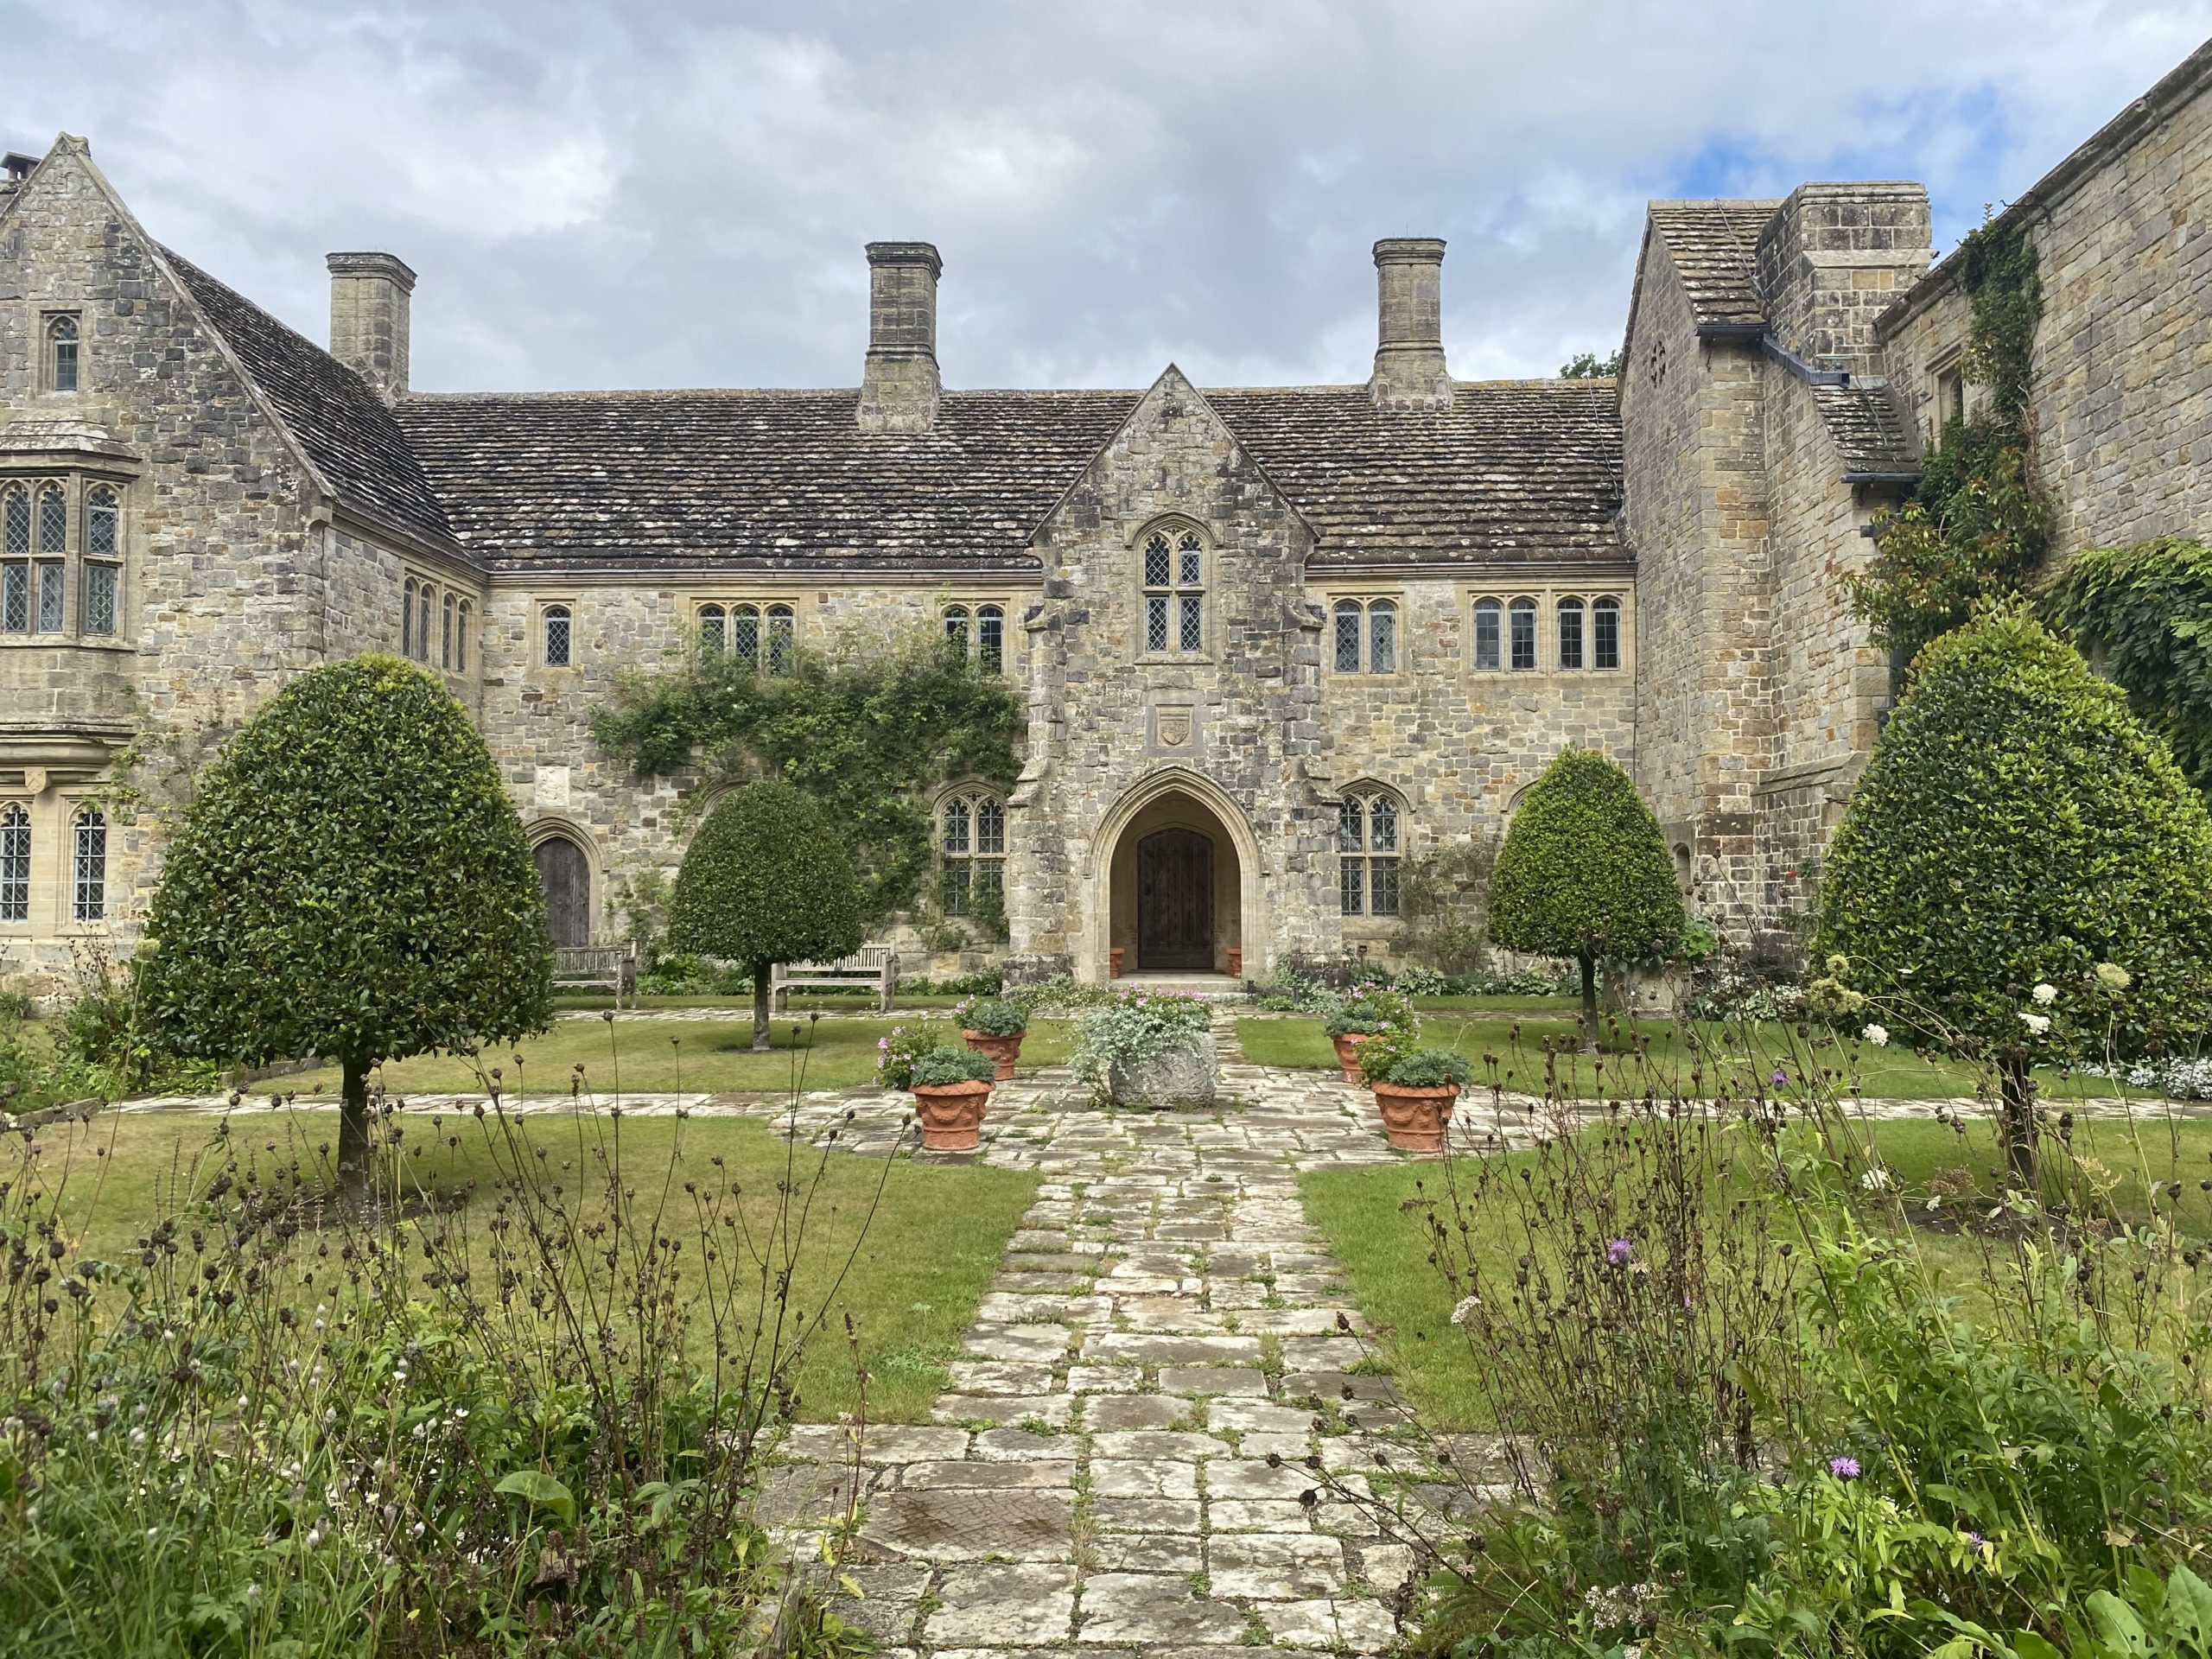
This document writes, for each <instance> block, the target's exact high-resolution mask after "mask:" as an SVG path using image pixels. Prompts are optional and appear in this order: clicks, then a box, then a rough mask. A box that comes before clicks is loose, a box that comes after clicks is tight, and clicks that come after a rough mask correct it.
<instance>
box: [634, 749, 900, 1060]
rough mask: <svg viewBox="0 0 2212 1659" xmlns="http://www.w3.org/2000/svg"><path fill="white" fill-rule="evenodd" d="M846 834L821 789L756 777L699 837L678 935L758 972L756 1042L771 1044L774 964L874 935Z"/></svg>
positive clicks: (671, 910)
mask: <svg viewBox="0 0 2212 1659" xmlns="http://www.w3.org/2000/svg"><path fill="white" fill-rule="evenodd" d="M864 909H865V897H864V895H863V893H862V892H861V884H860V881H859V880H858V878H857V877H855V875H854V874H853V866H852V861H851V860H850V859H849V858H848V857H846V855H845V844H844V842H842V841H841V840H839V839H838V836H837V834H836V831H835V830H834V829H831V828H830V827H829V821H828V820H827V819H826V818H824V817H823V814H822V809H821V808H820V807H818V806H817V805H816V804H814V801H813V798H811V797H810V796H808V795H807V794H805V793H804V791H800V790H798V789H795V788H793V787H792V786H791V785H789V784H786V783H780V782H776V781H773V780H769V781H764V782H761V783H757V784H748V785H746V786H745V787H744V788H743V789H741V790H738V791H735V792H734V794H732V795H731V796H730V797H729V798H728V799H726V800H724V801H723V802H722V803H721V804H720V805H719V806H717V807H715V810H713V811H712V812H710V813H709V814H708V815H707V821H706V822H705V823H702V824H701V825H700V826H699V830H698V833H697V834H696V835H695V836H692V837H691V845H690V847H689V848H688V849H685V851H684V854H683V868H680V869H679V870H678V871H677V875H676V891H675V893H673V894H672V895H671V898H670V899H669V906H668V939H669V943H670V944H671V945H672V946H674V947H675V948H676V949H677V950H693V951H696V952H698V953H699V954H700V955H702V956H709V957H721V959H723V960H724V961H728V962H734V963H737V964H738V965H739V966H740V967H741V968H743V969H746V971H747V973H748V974H749V975H750V976H752V980H753V1049H754V1050H755V1051H756V1052H766V1049H767V1047H768V993H769V983H770V979H771V973H770V970H771V969H772V968H773V967H774V966H775V965H776V964H777V963H779V962H818V961H829V960H830V959H833V958H835V957H843V956H849V955H850V954H851V953H852V952H853V951H855V950H858V949H859V948H860V944H861V939H862V938H865V937H866V935H867V928H866V925H865V922H864V920H863V913H864Z"/></svg>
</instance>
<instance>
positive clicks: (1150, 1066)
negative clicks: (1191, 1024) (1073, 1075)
mask: <svg viewBox="0 0 2212 1659" xmlns="http://www.w3.org/2000/svg"><path fill="white" fill-rule="evenodd" d="M1216 1075H1217V1074H1216V1070H1215V1065H1214V1051H1213V1033H1212V1032H1211V1031H1208V1030H1201V1031H1192V1032H1186V1033H1182V1034H1181V1035H1179V1037H1178V1038H1177V1039H1176V1040H1174V1041H1173V1042H1172V1043H1169V1044H1168V1045H1166V1046H1165V1047H1163V1048H1161V1049H1160V1051H1159V1052H1157V1053H1154V1054H1153V1055H1150V1056H1149V1057H1147V1058H1144V1059H1142V1060H1137V1061H1133V1062H1131V1063H1129V1064H1128V1065H1115V1066H1113V1067H1111V1068H1110V1069H1109V1071H1107V1074H1106V1092H1107V1095H1108V1096H1109V1098H1110V1099H1111V1100H1112V1101H1113V1103H1115V1104H1116V1106H1137V1105H1145V1106H1211V1105H1212V1104H1213V1099H1214V1085H1215V1077H1216Z"/></svg>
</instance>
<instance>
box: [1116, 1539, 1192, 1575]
mask: <svg viewBox="0 0 2212 1659" xmlns="http://www.w3.org/2000/svg"><path fill="white" fill-rule="evenodd" d="M1090 1548H1091V1554H1093V1556H1094V1557H1095V1558H1096V1559H1095V1560H1094V1562H1093V1565H1092V1568H1091V1570H1092V1571H1093V1572H1096V1573H1198V1572H1203V1571H1204V1570H1205V1540H1204V1539H1202V1538H1199V1537H1198V1536H1197V1535H1194V1534H1185V1535H1174V1534H1163V1533H1120V1532H1108V1533H1101V1534H1100V1535H1098V1536H1097V1537H1096V1538H1095V1539H1093V1540H1092V1541H1091V1545H1090Z"/></svg>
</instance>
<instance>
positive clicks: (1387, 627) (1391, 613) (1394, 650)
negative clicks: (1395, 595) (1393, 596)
mask: <svg viewBox="0 0 2212 1659" xmlns="http://www.w3.org/2000/svg"><path fill="white" fill-rule="evenodd" d="M1367 671H1368V672H1369V673H1370V674H1395V673H1396V672H1397V671H1398V607H1396V606H1395V605H1394V604H1392V603H1391V602H1390V601H1389V600H1387V599H1378V600H1376V601H1375V602H1374V603H1373V604H1371V605H1370V606H1369V607H1367Z"/></svg>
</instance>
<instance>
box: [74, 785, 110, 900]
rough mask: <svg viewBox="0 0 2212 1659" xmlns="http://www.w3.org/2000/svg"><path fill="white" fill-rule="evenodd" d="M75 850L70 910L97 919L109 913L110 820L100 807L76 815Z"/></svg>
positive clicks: (90, 807) (87, 809)
mask: <svg viewBox="0 0 2212 1659" xmlns="http://www.w3.org/2000/svg"><path fill="white" fill-rule="evenodd" d="M74 851H75V858H74V860H73V867H72V872H71V873H72V876H73V880H72V883H71V887H72V893H71V906H70V912H71V914H72V915H73V916H74V917H75V918H76V919H77V920H78V921H80V922H97V921H99V920H100V919H101V918H104V917H105V916H106V914H107V819H106V818H105V817H103V816H102V815H101V813H100V810H99V808H98V807H97V806H88V807H86V808H85V809H84V810H82V811H81V812H79V813H78V814H77V824H76V846H75V849H74Z"/></svg>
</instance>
